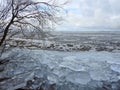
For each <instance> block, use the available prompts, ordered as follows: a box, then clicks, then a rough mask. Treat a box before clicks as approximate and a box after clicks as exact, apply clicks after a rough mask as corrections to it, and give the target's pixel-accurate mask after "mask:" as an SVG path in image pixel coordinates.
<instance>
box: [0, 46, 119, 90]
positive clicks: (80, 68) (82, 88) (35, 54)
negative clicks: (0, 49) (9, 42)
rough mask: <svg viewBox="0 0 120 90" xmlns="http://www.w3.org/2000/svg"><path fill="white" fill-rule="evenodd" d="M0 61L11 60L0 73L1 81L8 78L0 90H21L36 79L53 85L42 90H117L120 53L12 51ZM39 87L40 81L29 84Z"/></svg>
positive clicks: (2, 82) (17, 49)
mask: <svg viewBox="0 0 120 90" xmlns="http://www.w3.org/2000/svg"><path fill="white" fill-rule="evenodd" d="M1 58H2V59H4V60H8V59H9V60H10V61H9V63H7V64H6V67H5V70H4V71H3V72H2V73H0V78H7V79H6V80H2V81H0V88H1V89H0V90H15V89H17V88H22V87H24V86H26V83H28V82H27V81H29V80H32V82H35V80H34V78H35V77H37V78H44V79H45V80H47V83H49V85H54V89H48V88H47V89H44V90H120V51H112V52H106V51H102V52H97V51H84V52H60V51H47V50H29V49H24V48H23V49H20V48H13V49H11V50H10V51H7V52H5V53H4V54H3V56H2V57H1ZM43 82H44V81H43ZM40 85H41V84H40V81H39V82H37V83H32V84H31V88H36V87H38V86H40ZM45 85H46V84H45ZM47 85H48V84H47ZM35 90H37V89H35ZM40 90H41V89H40Z"/></svg>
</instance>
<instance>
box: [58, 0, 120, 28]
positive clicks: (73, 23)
mask: <svg viewBox="0 0 120 90" xmlns="http://www.w3.org/2000/svg"><path fill="white" fill-rule="evenodd" d="M63 1H64V0H63ZM64 8H65V10H67V11H68V13H67V15H66V17H64V18H66V19H65V20H66V21H65V22H64V23H63V24H62V25H60V26H58V27H57V30H84V29H86V30H119V28H120V0H70V2H69V3H68V4H67V5H66V6H65V7H64Z"/></svg>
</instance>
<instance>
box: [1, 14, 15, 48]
mask: <svg viewBox="0 0 120 90" xmlns="http://www.w3.org/2000/svg"><path fill="white" fill-rule="evenodd" d="M13 20H14V16H13V17H12V19H11V21H10V22H9V24H8V25H7V26H6V28H5V30H4V33H3V36H2V39H1V41H0V46H2V44H3V42H4V41H5V39H6V36H7V33H8V31H9V27H10V26H11V24H12V23H13Z"/></svg>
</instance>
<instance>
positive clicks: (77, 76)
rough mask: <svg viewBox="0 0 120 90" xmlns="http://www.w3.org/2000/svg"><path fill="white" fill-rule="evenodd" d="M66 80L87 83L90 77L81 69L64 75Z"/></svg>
mask: <svg viewBox="0 0 120 90" xmlns="http://www.w3.org/2000/svg"><path fill="white" fill-rule="evenodd" d="M66 80H67V81H70V82H72V83H76V84H87V83H88V82H90V80H91V78H90V75H89V73H88V72H83V71H81V72H74V73H70V74H69V75H68V76H67V77H66Z"/></svg>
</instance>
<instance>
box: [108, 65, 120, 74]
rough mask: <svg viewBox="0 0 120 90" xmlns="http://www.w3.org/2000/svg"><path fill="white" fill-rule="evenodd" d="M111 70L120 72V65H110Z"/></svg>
mask: <svg viewBox="0 0 120 90" xmlns="http://www.w3.org/2000/svg"><path fill="white" fill-rule="evenodd" d="M110 68H111V69H112V70H113V71H115V72H118V73H120V65H111V67H110Z"/></svg>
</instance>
